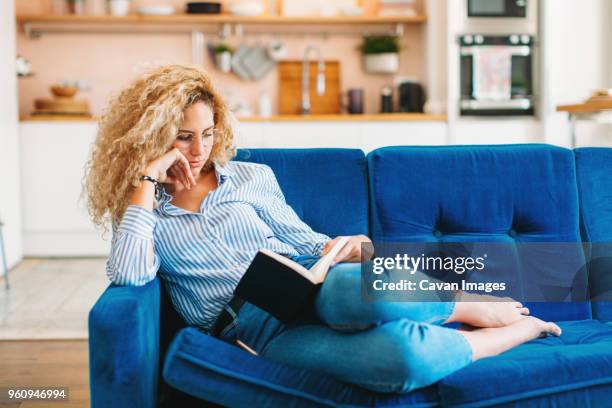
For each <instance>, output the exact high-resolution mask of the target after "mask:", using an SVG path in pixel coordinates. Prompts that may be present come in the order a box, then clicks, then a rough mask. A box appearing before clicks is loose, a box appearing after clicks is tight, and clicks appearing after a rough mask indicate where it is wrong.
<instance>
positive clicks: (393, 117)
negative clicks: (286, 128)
mask: <svg viewBox="0 0 612 408" xmlns="http://www.w3.org/2000/svg"><path fill="white" fill-rule="evenodd" d="M20 120H21V121H22V122H31V121H43V122H48V121H54V122H55V121H58V122H61V121H69V122H73V121H81V122H95V121H96V120H97V118H96V117H90V116H68V115H61V116H60V115H28V116H22V117H21V118H20ZM238 120H239V121H240V122H370V121H372V122H401V121H406V122H446V120H447V116H446V115H435V114H428V113H376V114H362V115H349V114H338V115H273V116H269V117H266V116H245V117H239V118H238Z"/></svg>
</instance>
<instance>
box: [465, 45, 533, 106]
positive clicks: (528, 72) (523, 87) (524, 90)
mask: <svg viewBox="0 0 612 408" xmlns="http://www.w3.org/2000/svg"><path fill="white" fill-rule="evenodd" d="M459 44H460V46H459V49H460V58H461V66H460V71H461V75H460V85H461V92H460V97H461V100H460V112H461V115H463V116H466V115H480V116H493V115H534V105H535V103H534V83H533V78H534V74H533V62H534V61H533V49H534V38H533V37H532V36H530V35H527V34H511V35H481V34H467V35H463V36H461V37H460V38H459Z"/></svg>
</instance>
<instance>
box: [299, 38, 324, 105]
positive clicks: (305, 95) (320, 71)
mask: <svg viewBox="0 0 612 408" xmlns="http://www.w3.org/2000/svg"><path fill="white" fill-rule="evenodd" d="M310 51H316V53H317V54H318V57H319V63H318V64H317V95H319V96H321V95H323V94H324V93H325V62H324V61H323V57H322V55H321V50H320V49H319V48H317V47H315V46H314V45H309V46H307V47H306V50H305V51H304V59H303V60H302V114H304V115H307V114H309V113H310V59H309V55H310Z"/></svg>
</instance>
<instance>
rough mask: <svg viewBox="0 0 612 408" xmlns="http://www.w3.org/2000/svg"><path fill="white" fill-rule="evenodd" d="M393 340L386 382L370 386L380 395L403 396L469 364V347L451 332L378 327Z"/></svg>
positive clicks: (402, 323)
mask: <svg viewBox="0 0 612 408" xmlns="http://www.w3.org/2000/svg"><path fill="white" fill-rule="evenodd" d="M380 328H381V329H383V328H384V330H385V331H387V332H388V333H386V335H388V336H389V337H390V338H391V339H393V345H392V346H390V348H391V350H388V354H387V359H388V361H389V364H388V369H389V372H388V381H387V382H386V383H385V384H381V383H378V384H370V387H368V388H371V389H375V390H376V391H381V392H396V393H407V392H410V391H413V390H415V389H417V388H422V387H426V386H428V385H431V384H433V383H435V382H437V381H439V380H441V379H442V378H444V377H446V376H447V375H449V374H451V373H453V372H454V371H456V370H458V369H460V368H463V367H465V366H466V365H468V364H469V363H470V362H471V358H472V354H471V349H470V347H469V344H468V343H467V341H466V340H465V339H463V336H462V335H461V334H460V333H458V332H456V331H455V330H453V329H448V328H444V327H439V326H434V325H430V324H427V323H418V322H414V321H411V320H396V321H393V322H390V323H387V324H385V325H383V326H381V327H380Z"/></svg>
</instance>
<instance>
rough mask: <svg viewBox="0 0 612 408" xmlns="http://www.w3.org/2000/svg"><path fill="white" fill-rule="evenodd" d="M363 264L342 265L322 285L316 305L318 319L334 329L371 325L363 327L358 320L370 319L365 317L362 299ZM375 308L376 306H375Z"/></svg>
mask: <svg viewBox="0 0 612 408" xmlns="http://www.w3.org/2000/svg"><path fill="white" fill-rule="evenodd" d="M359 265H360V264H350V263H346V264H339V265H337V266H336V267H334V268H333V270H331V271H330V273H329V274H328V276H327V278H326V279H325V282H324V284H323V285H322V286H321V290H320V291H319V293H318V295H317V297H316V301H315V306H316V311H317V315H318V317H319V318H320V319H321V321H323V322H324V323H325V324H326V325H328V326H329V327H333V328H335V329H345V328H346V329H365V328H368V327H371V326H372V324H371V323H368V324H364V325H360V324H359V321H362V320H363V321H368V320H371V319H369V318H368V316H364V315H363V313H364V310H362V309H363V308H360V307H358V305H357V303H360V302H361V301H362V300H361V269H360V266H359ZM374 307H376V306H374Z"/></svg>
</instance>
